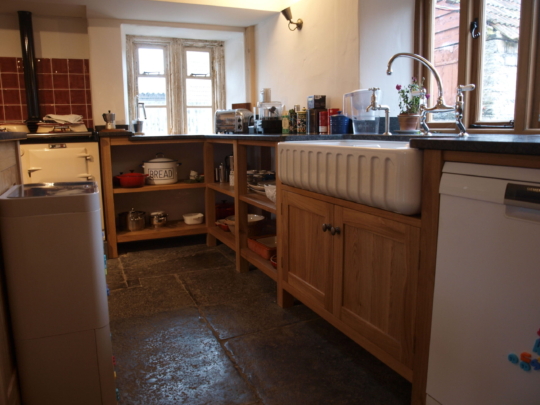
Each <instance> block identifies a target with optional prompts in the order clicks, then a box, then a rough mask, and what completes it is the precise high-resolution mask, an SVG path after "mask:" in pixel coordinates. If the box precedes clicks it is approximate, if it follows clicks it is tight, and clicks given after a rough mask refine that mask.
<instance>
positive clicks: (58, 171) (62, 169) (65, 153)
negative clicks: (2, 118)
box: [20, 132, 103, 228]
mask: <svg viewBox="0 0 540 405" xmlns="http://www.w3.org/2000/svg"><path fill="white" fill-rule="evenodd" d="M86 134H88V135H87V137H80V136H78V137H76V138H75V137H73V138H68V137H65V136H64V137H47V138H45V137H40V136H39V135H40V134H29V138H28V141H26V142H27V143H22V144H21V145H20V156H21V169H22V179H23V183H24V184H31V183H57V182H79V181H94V182H96V183H97V185H98V189H99V190H100V191H101V190H102V188H101V174H100V160H99V143H98V142H91V140H92V138H91V135H92V133H90V132H88V133H86ZM32 135H37V136H32ZM87 139H88V142H86V140H87ZM29 142H32V143H29ZM33 142H39V143H33ZM100 204H101V212H102V214H101V215H102V228H103V201H102V198H100Z"/></svg>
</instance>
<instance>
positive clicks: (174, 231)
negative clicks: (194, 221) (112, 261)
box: [116, 221, 207, 243]
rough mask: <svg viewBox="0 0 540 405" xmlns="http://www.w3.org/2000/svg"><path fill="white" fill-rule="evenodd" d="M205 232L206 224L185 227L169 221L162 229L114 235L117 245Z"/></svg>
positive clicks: (178, 222) (148, 228) (149, 228)
mask: <svg viewBox="0 0 540 405" xmlns="http://www.w3.org/2000/svg"><path fill="white" fill-rule="evenodd" d="M206 232H207V227H206V224H200V225H186V224H185V223H184V221H170V222H167V224H166V225H165V226H163V227H159V228H153V227H147V228H145V229H143V230H142V231H120V232H118V233H117V234H116V241H117V243H120V242H134V241H138V240H147V239H162V238H171V237H175V236H185V235H198V234H202V233H206Z"/></svg>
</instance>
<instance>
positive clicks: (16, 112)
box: [4, 105, 23, 121]
mask: <svg viewBox="0 0 540 405" xmlns="http://www.w3.org/2000/svg"><path fill="white" fill-rule="evenodd" d="M4 111H5V114H6V116H5V118H4V119H5V120H6V121H22V119H23V116H22V105H4Z"/></svg>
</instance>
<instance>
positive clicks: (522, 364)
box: [519, 361, 531, 371]
mask: <svg viewBox="0 0 540 405" xmlns="http://www.w3.org/2000/svg"><path fill="white" fill-rule="evenodd" d="M519 367H520V368H521V369H522V370H523V371H531V365H530V364H529V363H525V362H524V361H520V362H519Z"/></svg>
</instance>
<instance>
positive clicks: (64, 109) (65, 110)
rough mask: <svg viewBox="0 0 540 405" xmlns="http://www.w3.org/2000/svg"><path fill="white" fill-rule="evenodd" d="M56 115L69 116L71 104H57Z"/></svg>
mask: <svg viewBox="0 0 540 405" xmlns="http://www.w3.org/2000/svg"><path fill="white" fill-rule="evenodd" d="M55 108H56V114H58V115H69V114H71V106H70V105H69V104H65V105H63V104H56V105H55Z"/></svg>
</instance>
